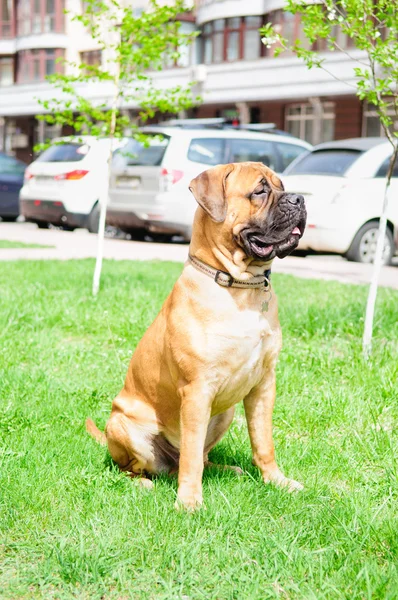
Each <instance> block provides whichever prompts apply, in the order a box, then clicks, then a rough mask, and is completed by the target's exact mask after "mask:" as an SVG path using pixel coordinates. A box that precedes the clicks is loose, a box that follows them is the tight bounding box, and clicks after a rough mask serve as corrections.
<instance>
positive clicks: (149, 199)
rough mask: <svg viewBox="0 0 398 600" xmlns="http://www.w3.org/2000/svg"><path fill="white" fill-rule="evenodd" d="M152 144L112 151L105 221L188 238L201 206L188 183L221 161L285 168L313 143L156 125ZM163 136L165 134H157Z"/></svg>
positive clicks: (137, 230) (232, 131)
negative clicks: (252, 162) (248, 162)
mask: <svg viewBox="0 0 398 600" xmlns="http://www.w3.org/2000/svg"><path fill="white" fill-rule="evenodd" d="M143 131H144V132H145V133H147V134H149V135H151V136H153V137H152V140H151V142H150V144H149V145H148V146H146V147H145V146H143V145H142V144H139V143H138V142H137V141H136V140H134V139H130V140H129V141H128V142H127V144H126V146H125V147H123V148H122V149H121V150H120V151H117V152H116V153H115V156H114V161H113V166H112V174H111V183H110V190H109V206H108V212H107V223H108V224H109V225H114V226H116V227H119V228H120V229H122V230H124V231H127V232H129V233H131V235H132V236H133V237H136V238H137V237H139V235H145V233H147V232H148V231H149V232H151V234H155V235H156V234H157V235H158V236H159V235H160V236H162V235H164V236H166V237H171V236H172V235H173V234H180V235H182V236H184V238H185V239H187V240H189V239H190V236H191V231H192V221H193V216H194V213H195V210H196V207H197V204H196V202H195V199H194V198H193V196H192V194H191V193H190V191H189V189H188V186H189V183H190V181H191V180H192V179H193V178H194V177H196V176H197V175H199V173H201V172H202V171H204V170H206V169H209V168H210V167H212V166H214V165H218V164H220V163H224V164H225V163H230V162H244V161H248V160H252V161H260V162H263V163H264V164H266V165H268V166H269V167H271V168H272V169H274V170H275V171H278V172H281V171H283V170H284V169H285V168H286V167H287V165H288V164H290V162H291V161H292V160H294V159H295V158H296V157H297V156H299V155H300V154H302V153H303V152H308V150H309V149H311V146H310V145H309V144H307V143H306V142H303V141H302V140H298V139H297V138H294V137H290V136H288V135H279V134H275V133H257V132H253V131H248V130H244V129H236V130H235V129H210V128H194V127H193V126H192V127H191V126H188V127H183V128H179V127H172V126H169V127H167V126H156V127H155V126H153V127H147V128H145V129H144V130H143ZM159 135H160V136H161V137H159Z"/></svg>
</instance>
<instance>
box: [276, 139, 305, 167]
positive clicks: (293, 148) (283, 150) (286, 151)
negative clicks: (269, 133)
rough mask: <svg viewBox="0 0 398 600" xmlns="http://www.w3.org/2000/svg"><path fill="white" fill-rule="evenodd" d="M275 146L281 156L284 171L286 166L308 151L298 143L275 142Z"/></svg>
mask: <svg viewBox="0 0 398 600" xmlns="http://www.w3.org/2000/svg"><path fill="white" fill-rule="evenodd" d="M275 146H276V148H277V150H278V153H279V157H280V163H281V165H280V167H279V170H280V171H284V170H285V169H286V167H287V166H289V165H290V163H291V162H293V161H294V159H295V158H297V157H298V156H300V154H303V153H304V152H307V150H306V149H305V148H303V147H302V146H297V145H296V144H283V143H282V142H275Z"/></svg>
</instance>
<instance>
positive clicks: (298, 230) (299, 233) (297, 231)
mask: <svg viewBox="0 0 398 600" xmlns="http://www.w3.org/2000/svg"><path fill="white" fill-rule="evenodd" d="M296 234H297V235H301V231H300V229H299V228H298V227H295V228H294V229H293V231H292V235H296Z"/></svg>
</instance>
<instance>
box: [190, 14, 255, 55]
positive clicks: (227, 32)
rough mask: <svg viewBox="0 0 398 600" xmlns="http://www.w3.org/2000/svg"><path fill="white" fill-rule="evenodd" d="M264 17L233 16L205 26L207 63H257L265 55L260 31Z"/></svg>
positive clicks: (204, 48) (204, 45) (203, 31)
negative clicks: (241, 61)
mask: <svg viewBox="0 0 398 600" xmlns="http://www.w3.org/2000/svg"><path fill="white" fill-rule="evenodd" d="M262 23H263V17H261V16H250V17H232V18H229V19H216V20H215V21H212V22H210V23H206V24H205V25H204V26H203V29H202V40H203V62H204V63H205V64H212V63H222V62H233V61H235V60H243V59H244V60H255V59H256V58H260V56H262V52H263V48H264V46H263V44H262V43H261V38H260V34H259V31H258V30H259V28H260V27H261V25H262Z"/></svg>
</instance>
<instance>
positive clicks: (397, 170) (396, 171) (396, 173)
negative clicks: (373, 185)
mask: <svg viewBox="0 0 398 600" xmlns="http://www.w3.org/2000/svg"><path fill="white" fill-rule="evenodd" d="M390 160H391V157H390V156H389V157H388V158H386V160H385V161H384V162H383V164H382V165H381V167H380V169H379V170H378V171H377V174H376V177H387V172H388V167H389V166H390ZM392 177H398V160H396V161H395V164H394V168H393V170H392Z"/></svg>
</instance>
